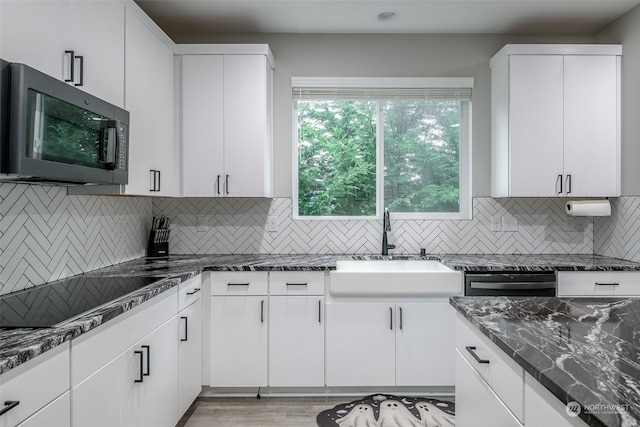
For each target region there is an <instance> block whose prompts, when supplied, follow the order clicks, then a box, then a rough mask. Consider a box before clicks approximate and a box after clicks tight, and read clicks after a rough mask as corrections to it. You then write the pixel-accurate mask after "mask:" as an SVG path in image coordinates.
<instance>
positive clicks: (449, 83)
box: [291, 77, 474, 221]
mask: <svg viewBox="0 0 640 427" xmlns="http://www.w3.org/2000/svg"><path fill="white" fill-rule="evenodd" d="M473 85H474V78H473V77H367V78H364V77H363V78H361V77H292V78H291V87H292V88H298V87H309V88H314V87H316V88H416V89H419V88H456V87H457V88H473ZM292 98H293V99H292V105H295V103H294V102H293V101H295V95H293V94H292ZM460 105H461V111H460V140H461V141H465V144H461V146H460V178H459V179H460V195H461V196H460V211H459V212H392V213H391V215H392V218H395V219H400V220H470V219H471V218H472V195H471V192H472V188H471V176H472V173H471V166H472V162H471V159H472V157H471V137H472V135H471V123H472V121H471V100H464V102H461V104H460ZM381 122H382V120H378V123H377V126H378V129H377V136H376V138H377V140H378V142H379V143H378V144H376V179H377V183H376V185H377V194H376V197H377V200H376V215H375V216H300V214H299V212H298V111H297V108H295V107H294V108H292V119H291V124H292V136H293V138H292V139H293V144H292V156H291V158H292V162H291V163H292V175H293V176H292V196H293V197H292V199H293V219H294V220H305V221H306V220H310V221H358V220H367V221H371V220H380V219H382V212H383V210H384V206H383V201H384V184H383V183H384V154H383V153H384V139H383V138H382V137H381V132H383V130H382V123H381ZM463 138H464V139H463Z"/></svg>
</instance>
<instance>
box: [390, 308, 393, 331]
mask: <svg viewBox="0 0 640 427" xmlns="http://www.w3.org/2000/svg"><path fill="white" fill-rule="evenodd" d="M389 329H391V330H392V331H393V308H391V307H389Z"/></svg>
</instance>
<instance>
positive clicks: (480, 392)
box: [455, 351, 522, 427]
mask: <svg viewBox="0 0 640 427" xmlns="http://www.w3.org/2000/svg"><path fill="white" fill-rule="evenodd" d="M455 363H456V426H457V427H478V426H491V427H522V424H520V422H519V421H518V419H517V418H516V417H515V416H514V415H513V414H512V413H511V412H510V411H509V409H507V407H506V406H505V405H504V403H502V401H501V400H500V399H499V398H498V396H497V395H496V394H495V393H494V392H493V390H491V387H489V385H487V383H486V382H485V381H484V380H483V379H482V378H481V377H480V375H479V374H478V373H477V372H476V371H475V370H474V369H473V367H472V366H471V365H470V364H469V363H468V362H467V361H466V359H465V358H464V357H462V355H461V354H460V353H459V352H458V351H456V358H455ZM515 386H517V385H514V387H515ZM520 386H522V385H520Z"/></svg>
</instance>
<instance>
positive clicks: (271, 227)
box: [267, 216, 278, 233]
mask: <svg viewBox="0 0 640 427" xmlns="http://www.w3.org/2000/svg"><path fill="white" fill-rule="evenodd" d="M267 230H268V231H269V232H270V233H277V232H278V217H277V216H270V217H269V222H268V224H267Z"/></svg>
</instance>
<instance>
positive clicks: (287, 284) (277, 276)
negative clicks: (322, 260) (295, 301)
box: [269, 271, 324, 295]
mask: <svg viewBox="0 0 640 427" xmlns="http://www.w3.org/2000/svg"><path fill="white" fill-rule="evenodd" d="M269 293H270V294H271V295H324V272H323V271H272V272H271V273H269Z"/></svg>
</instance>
